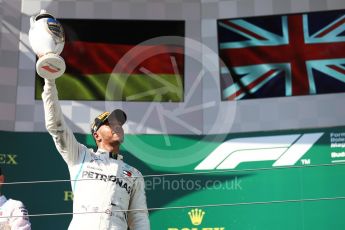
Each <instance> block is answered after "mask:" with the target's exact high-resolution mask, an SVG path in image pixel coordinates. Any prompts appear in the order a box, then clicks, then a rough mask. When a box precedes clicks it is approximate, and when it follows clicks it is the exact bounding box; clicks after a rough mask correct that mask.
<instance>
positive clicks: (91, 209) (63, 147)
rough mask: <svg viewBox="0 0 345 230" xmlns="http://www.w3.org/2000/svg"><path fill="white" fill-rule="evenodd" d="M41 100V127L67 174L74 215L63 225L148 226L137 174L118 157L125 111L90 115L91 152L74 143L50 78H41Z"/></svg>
mask: <svg viewBox="0 0 345 230" xmlns="http://www.w3.org/2000/svg"><path fill="white" fill-rule="evenodd" d="M42 99H43V105H44V111H45V122H46V128H47V130H48V132H49V133H50V134H51V136H52V137H53V140H54V142H55V146H56V148H57V150H58V151H59V153H60V154H61V156H62V158H63V159H64V160H65V162H66V163H67V165H68V169H69V173H70V178H71V186H72V191H73V194H74V199H73V213H74V214H73V219H72V221H71V223H70V226H69V228H68V229H69V230H80V229H83V230H97V229H102V230H103V229H112V230H127V229H128V228H129V229H131V230H149V229H150V223H149V218H148V211H147V204H146V195H145V188H144V187H145V186H144V180H143V177H142V174H141V173H140V172H139V171H138V170H137V169H135V168H133V167H131V166H129V165H128V164H126V163H124V162H123V161H122V156H121V155H119V147H120V144H121V142H122V141H123V138H124V131H123V128H122V125H123V124H124V123H125V122H126V119H127V117H126V114H125V113H124V112H123V111H122V110H119V109H117V110H114V111H113V112H112V113H109V112H104V113H102V114H101V115H99V116H98V117H96V118H95V120H94V122H93V124H92V126H91V129H92V130H91V133H92V135H93V137H94V139H95V141H96V143H97V146H98V150H97V151H96V152H94V151H93V150H92V149H88V148H87V147H86V146H84V145H83V144H81V143H78V142H77V140H76V139H75V137H74V135H73V133H72V131H71V130H70V128H69V127H68V126H67V125H66V123H65V120H64V117H63V114H62V112H61V107H60V105H59V102H58V94H57V89H56V85H55V80H48V79H45V85H44V90H43V93H42Z"/></svg>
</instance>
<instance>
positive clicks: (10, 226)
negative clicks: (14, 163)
mask: <svg viewBox="0 0 345 230" xmlns="http://www.w3.org/2000/svg"><path fill="white" fill-rule="evenodd" d="M4 182H5V176H4V175H3V174H2V170H1V168H0V191H1V188H2V186H3V183H4ZM0 194H1V196H0V229H1V230H31V223H30V221H29V217H28V211H27V210H26V208H25V206H24V204H23V203H22V202H21V201H19V200H13V199H7V198H6V197H5V196H4V195H3V194H2V193H0Z"/></svg>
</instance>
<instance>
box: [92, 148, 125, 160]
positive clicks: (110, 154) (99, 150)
mask: <svg viewBox="0 0 345 230" xmlns="http://www.w3.org/2000/svg"><path fill="white" fill-rule="evenodd" d="M97 154H109V158H113V159H115V160H122V159H123V156H122V155H120V154H118V153H110V152H108V151H107V150H104V149H102V148H98V149H97Z"/></svg>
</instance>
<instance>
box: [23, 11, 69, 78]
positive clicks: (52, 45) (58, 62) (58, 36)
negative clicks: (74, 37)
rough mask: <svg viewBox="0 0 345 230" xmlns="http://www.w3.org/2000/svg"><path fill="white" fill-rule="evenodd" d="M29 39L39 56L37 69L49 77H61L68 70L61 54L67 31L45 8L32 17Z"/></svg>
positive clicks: (40, 74) (39, 72) (42, 75)
mask: <svg viewBox="0 0 345 230" xmlns="http://www.w3.org/2000/svg"><path fill="white" fill-rule="evenodd" d="M29 41H30V45H31V48H32V49H33V51H34V52H35V53H36V55H37V56H38V60H37V63H36V71H37V73H38V75H39V76H41V77H43V78H47V79H55V78H58V77H60V76H61V75H62V74H63V73H64V72H65V70H66V64H65V61H64V60H63V58H62V57H61V56H60V55H59V54H61V52H62V50H63V47H64V45H65V33H64V30H63V28H62V25H61V24H60V22H58V21H57V20H56V19H55V18H54V17H53V16H52V15H51V14H49V13H47V12H46V11H45V10H41V11H40V13H39V14H38V15H36V16H32V17H31V18H30V30H29Z"/></svg>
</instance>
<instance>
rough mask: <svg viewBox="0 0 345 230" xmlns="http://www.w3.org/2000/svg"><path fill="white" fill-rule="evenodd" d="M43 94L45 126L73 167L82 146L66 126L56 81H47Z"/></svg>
mask: <svg viewBox="0 0 345 230" xmlns="http://www.w3.org/2000/svg"><path fill="white" fill-rule="evenodd" d="M44 81H45V84H44V88H43V93H42V99H43V106H44V116H45V124H46V128H47V130H48V132H49V133H50V135H51V136H52V137H53V140H54V142H55V146H56V148H57V150H58V151H59V153H60V154H61V156H62V157H63V159H64V160H65V161H66V163H67V164H69V165H72V164H74V162H76V161H77V159H78V157H79V149H80V144H79V143H78V142H77V140H76V139H75V137H74V135H73V133H72V131H71V129H70V128H69V127H68V126H67V125H66V122H65V119H64V117H63V114H62V111H61V107H60V103H59V101H58V92H57V89H56V85H55V80H48V79H45V80H44Z"/></svg>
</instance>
